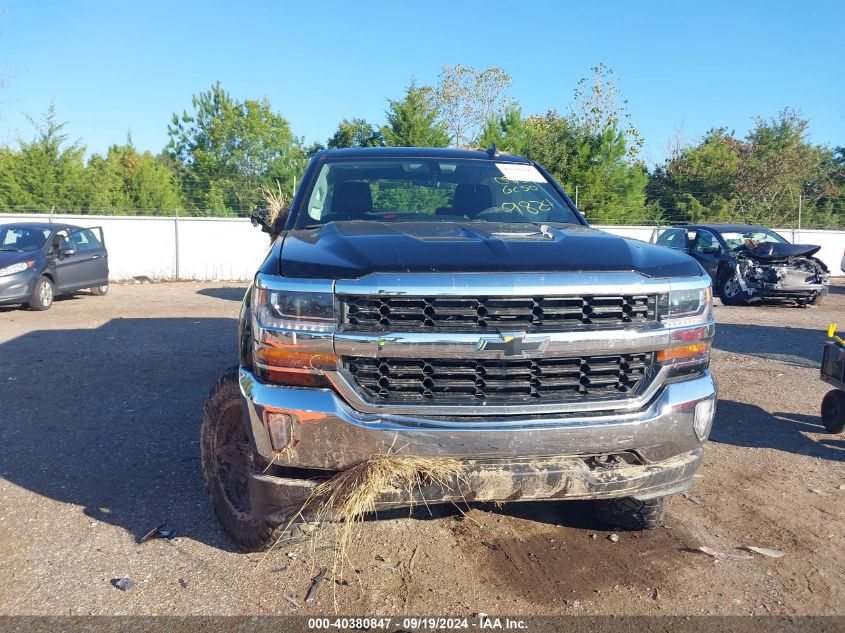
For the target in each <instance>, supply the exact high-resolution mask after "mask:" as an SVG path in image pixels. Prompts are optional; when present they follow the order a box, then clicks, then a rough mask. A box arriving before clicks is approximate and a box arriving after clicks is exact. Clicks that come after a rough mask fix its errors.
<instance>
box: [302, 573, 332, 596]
mask: <svg viewBox="0 0 845 633" xmlns="http://www.w3.org/2000/svg"><path fill="white" fill-rule="evenodd" d="M328 573H329V570H328V569H327V568H325V567H323V568H322V569H321V570H320V573H319V574H317V575H316V576H314V578H312V579H311V586H310V587H309V588H308V593H307V594H305V602H306V603H308V602H311V601H313V600H314V595H315V594H316V593H317V589H319V588H320V585H322V584H323V581H324V580H325V579H326V575H327V574H328Z"/></svg>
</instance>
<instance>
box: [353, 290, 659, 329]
mask: <svg viewBox="0 0 845 633" xmlns="http://www.w3.org/2000/svg"><path fill="white" fill-rule="evenodd" d="M340 301H341V306H342V315H343V316H342V322H343V325H344V326H345V327H347V328H349V329H355V330H359V331H388V330H395V331H401V330H406V331H407V330H463V331H477V330H486V329H495V328H510V327H518V328H523V329H529V330H532V331H536V330H561V329H569V328H579V327H582V326H584V325H607V326H620V325H627V324H635V323H644V322H647V321H652V320H654V319H655V318H656V316H655V312H656V304H657V297H656V296H649V295H621V296H605V297H593V296H589V297H588V296H575V297H480V298H474V297H401V296H385V297H371V296H352V295H347V296H341V297H340Z"/></svg>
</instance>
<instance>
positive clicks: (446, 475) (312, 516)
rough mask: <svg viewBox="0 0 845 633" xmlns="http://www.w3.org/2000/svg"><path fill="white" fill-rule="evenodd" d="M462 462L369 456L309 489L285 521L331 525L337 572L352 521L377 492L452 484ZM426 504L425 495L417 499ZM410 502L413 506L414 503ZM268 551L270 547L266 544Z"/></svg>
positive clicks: (409, 492) (371, 505)
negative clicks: (296, 509) (298, 506)
mask: <svg viewBox="0 0 845 633" xmlns="http://www.w3.org/2000/svg"><path fill="white" fill-rule="evenodd" d="M465 468H466V466H465V464H464V463H463V462H461V461H460V460H457V459H452V458H450V457H418V456H415V455H399V454H392V453H391V454H382V455H374V456H373V457H370V458H369V459H368V460H367V461H364V462H361V463H360V464H358V465H357V466H353V467H352V468H349V469H347V470H344V471H342V472H339V473H338V474H337V475H335V476H334V477H332V478H331V479H329V480H328V481H325V482H323V483H322V484H320V485H318V486H317V487H315V488H314V490H313V491H312V492H311V494H310V495H309V496H308V498H307V499H306V500H305V502H304V503H303V504H302V506H301V507H300V509H299V510H298V511H297V512H296V513H295V514H294V515H293V517H292V518H291V519H290V521H289V522H288V526H290V524H292V523H294V522H295V521H299V520H305V517H306V516H307V520H308V521H309V522H314V523H322V522H325V521H332V522H334V524H335V543H334V550H335V558H334V565H333V568H332V574H333V576H335V577H338V576H340V575H341V573H340V572H341V570H342V567H343V564H344V561H346V558H347V551H348V547H349V543H350V542H351V540H352V532H353V530H354V528H355V526H356V525H357V524H358V523H360V522H361V521H363V519H364V516H365V515H366V514H368V513H370V512H373V511H375V510H376V508H377V506H378V501H379V498H380V497H381V496H382V494H384V493H386V492H390V491H391V490H393V489H396V488H398V489H400V490H402V491H403V492H404V493H405V496H406V497H407V498H408V499H413V497H414V493H415V492H416V491H420V490H421V489H422V486H423V485H424V484H426V483H434V484H437V485H439V486H441V487H442V488H444V489H447V490H449V489H451V488H452V487H453V486H454V485H455V484H459V483H460V481H461V480H462V477H463V474H464V471H465ZM422 502H423V503H425V499H424V498H423V499H422ZM409 505H411V506H413V503H410V504H409ZM271 550H272V548H271Z"/></svg>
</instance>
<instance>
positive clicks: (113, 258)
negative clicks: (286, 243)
mask: <svg viewBox="0 0 845 633" xmlns="http://www.w3.org/2000/svg"><path fill="white" fill-rule="evenodd" d="M49 220H50V216H48V215H43V214H33V215H25V214H19V213H15V214H0V224H3V223H6V222H47V221H49ZM53 222H66V223H67V224H74V225H77V226H84V227H93V226H101V227H102V228H103V234H104V235H105V240H106V247H107V248H108V250H109V278H110V279H112V280H122V279H131V278H132V277H139V276H146V277H149V278H151V279H195V280H200V281H222V280H248V279H252V277H253V275H254V274H255V271H256V269H257V268H258V266H259V265H260V264H261V262H262V261H264V256H265V255H266V253H267V249H268V247H269V244H270V237H269V236H268V235H267V234H266V233H262V232H261V231H260V230H259V229H257V228H255V227H253V226H252V224H251V223H250V221H249V220H247V219H245V218H178V219H177V218H173V217H147V216H95V215H62V216H54V217H53ZM177 240H178V244H179V248H178V254H179V255H178V261H177V248H176V243H177Z"/></svg>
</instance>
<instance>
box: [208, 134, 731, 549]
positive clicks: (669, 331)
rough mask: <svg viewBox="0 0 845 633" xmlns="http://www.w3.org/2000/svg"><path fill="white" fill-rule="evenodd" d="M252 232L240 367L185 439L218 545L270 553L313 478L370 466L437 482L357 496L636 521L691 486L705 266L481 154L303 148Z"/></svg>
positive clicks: (708, 414)
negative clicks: (383, 463)
mask: <svg viewBox="0 0 845 633" xmlns="http://www.w3.org/2000/svg"><path fill="white" fill-rule="evenodd" d="M259 221H261V220H260V218H259ZM263 221H264V222H265V223H266V222H267V220H266V218H265V219H264V220H263ZM281 222H283V223H284V225H283V226H282V225H281ZM267 228H268V229H270V230H271V232H272V233H274V234H276V235H277V237H276V238H275V241H274V242H273V244H272V246H271V247H270V249H269V252H268V253H267V255H266V258H265V260H264V262H263V264H262V265H261V267H260V268H259V270H258V272H257V274H256V275H255V278H254V280H253V283H252V284H251V287H250V288H249V290H248V291H247V293H246V296H245V298H244V302H243V305H242V308H241V313H240V319H239V340H240V346H239V353H240V363H239V365H238V366H236V367H233V368H232V369H230V370H229V371H228V372H226V373H225V374H224V375H223V376H222V377H221V378H220V379H219V380H218V382H217V384H216V385H215V386H214V388H213V390H212V392H211V394H210V396H209V399H208V401H207V402H206V406H205V411H204V416H203V422H202V430H201V442H200V447H201V454H202V469H203V474H204V478H205V482H206V485H207V488H208V491H209V495H210V498H211V503H212V506H213V508H214V511H215V513H216V514H217V516H218V518H219V520H220V522H221V524H222V526H223V528H224V529H225V531H226V532H227V533H228V534H229V536H230V537H231V538H232V539H233V541H234V542H235V543H236V544H237V545H239V546H240V547H242V548H244V549H247V550H260V549H264V548H267V547H269V546H271V545H272V544H273V543H274V542H276V541H277V540H278V539H280V538H282V537H284V536H286V535H287V534H288V531H289V530H290V529H291V528H292V527H293V526H295V525H296V522H293V523H292V522H291V520H290V518H291V517H295V516H297V513H298V512H299V509H301V508H302V504H303V500H307V499H309V498H311V495H312V494H314V491H315V490H316V487H317V486H318V485H320V484H321V483H324V482H327V481H334V480H332V479H331V478H332V477H335V476H336V475H338V473H340V474H341V476H342V474H343V473H347V472H350V470H351V469H353V468H358V467H360V466H361V465H362V464H363V465H366V464H368V463H372V460H374V459H376V458H378V457H382V456H391V455H397V456H415V457H418V458H420V459H428V460H435V459H439V458H444V459H445V458H448V459H450V460H452V461H455V460H457V462H458V463H459V464H461V476H460V477H457V476H456V477H455V480H454V481H451V482H446V481H443V480H437V479H431V478H422V479H423V481H422V482H421V484H420V486H419V487H413V488H412V487H410V486H408V487H402V486H395V487H393V488H391V489H389V490H379V495H380V496H379V498H378V503H377V507H392V506H397V505H398V506H401V505H408V504H412V503H415V502H416V503H422V502H424V503H426V504H433V503H448V502H458V501H461V502H463V501H496V502H506V501H523V500H548V501H559V500H566V499H589V500H595V502H596V505H595V507H596V512H597V516H598V518H599V519H600V520H602V521H604V522H605V523H607V524H609V525H611V526H614V527H626V528H630V529H649V528H654V527H655V526H658V525H659V524H660V521H661V516H662V512H663V507H664V501H665V498H666V496H667V495H671V494H673V493H678V492H681V491H684V490H687V489H688V488H689V487H690V486H691V484H692V481H693V479H692V478H693V473H694V472H695V471H696V469H697V467H698V465H699V463H700V462H701V459H702V452H703V448H702V447H703V444H704V442H705V441H706V440H707V438H708V435H709V432H710V428H711V424H712V421H713V415H714V408H715V403H716V388H715V383H714V380H713V376H712V374H711V372H710V370H709V361H710V344H711V338H712V336H713V332H714V321H713V312H712V296H711V282H710V277H709V276H708V275H707V273H706V271H705V270H704V269H703V268H702V267H701V266H700V265H699V264H698V262H696V261H695V260H694V259H692V258H691V257H688V256H686V255H684V254H682V253H676V252H674V251H671V250H669V249H665V248H660V247H657V246H654V245H652V244H646V243H644V242H641V241H637V240H630V239H625V238H622V237H618V236H614V235H611V234H609V233H605V232H602V231H599V230H595V229H592V228H590V226H589V225H588V224H587V222H586V220H585V219H584V217H583V216H582V214H581V213H580V212H579V211H578V209H577V208H576V206H575V205H574V203H573V202H572V200H571V199H570V197H569V196H568V195H567V194H566V193H565V192H564V191H563V189H562V188H561V187H560V186H559V185H558V184H557V183H556V182H555V181H554V180H553V179H552V177H551V176H550V175H549V174H548V172H546V171H545V170H544V169H543V168H542V167H541V166H540V165H538V164H536V163H535V162H533V161H530V160H527V159H525V158H522V157H519V156H513V155H506V154H500V153H498V152H496V151H495V148H492V147H491V148H490V149H489V150H488V151H487V152H484V151H469V150H449V149H420V148H366V149H364V148H358V149H341V150H329V151H323V152H321V153H318V154H317V155H316V156H315V157H314V158H313V159H312V160H311V162H310V165H309V167H308V169H307V171H306V173H305V176H304V179H303V182H302V184H301V186H300V188H299V190H298V192H297V193H296V196H295V197H294V199H293V202H292V206H291V209H290V213H289V214H286V215H285V216H284V217H283V219H282V220H281V221H280V225H279V226H269V227H267Z"/></svg>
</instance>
